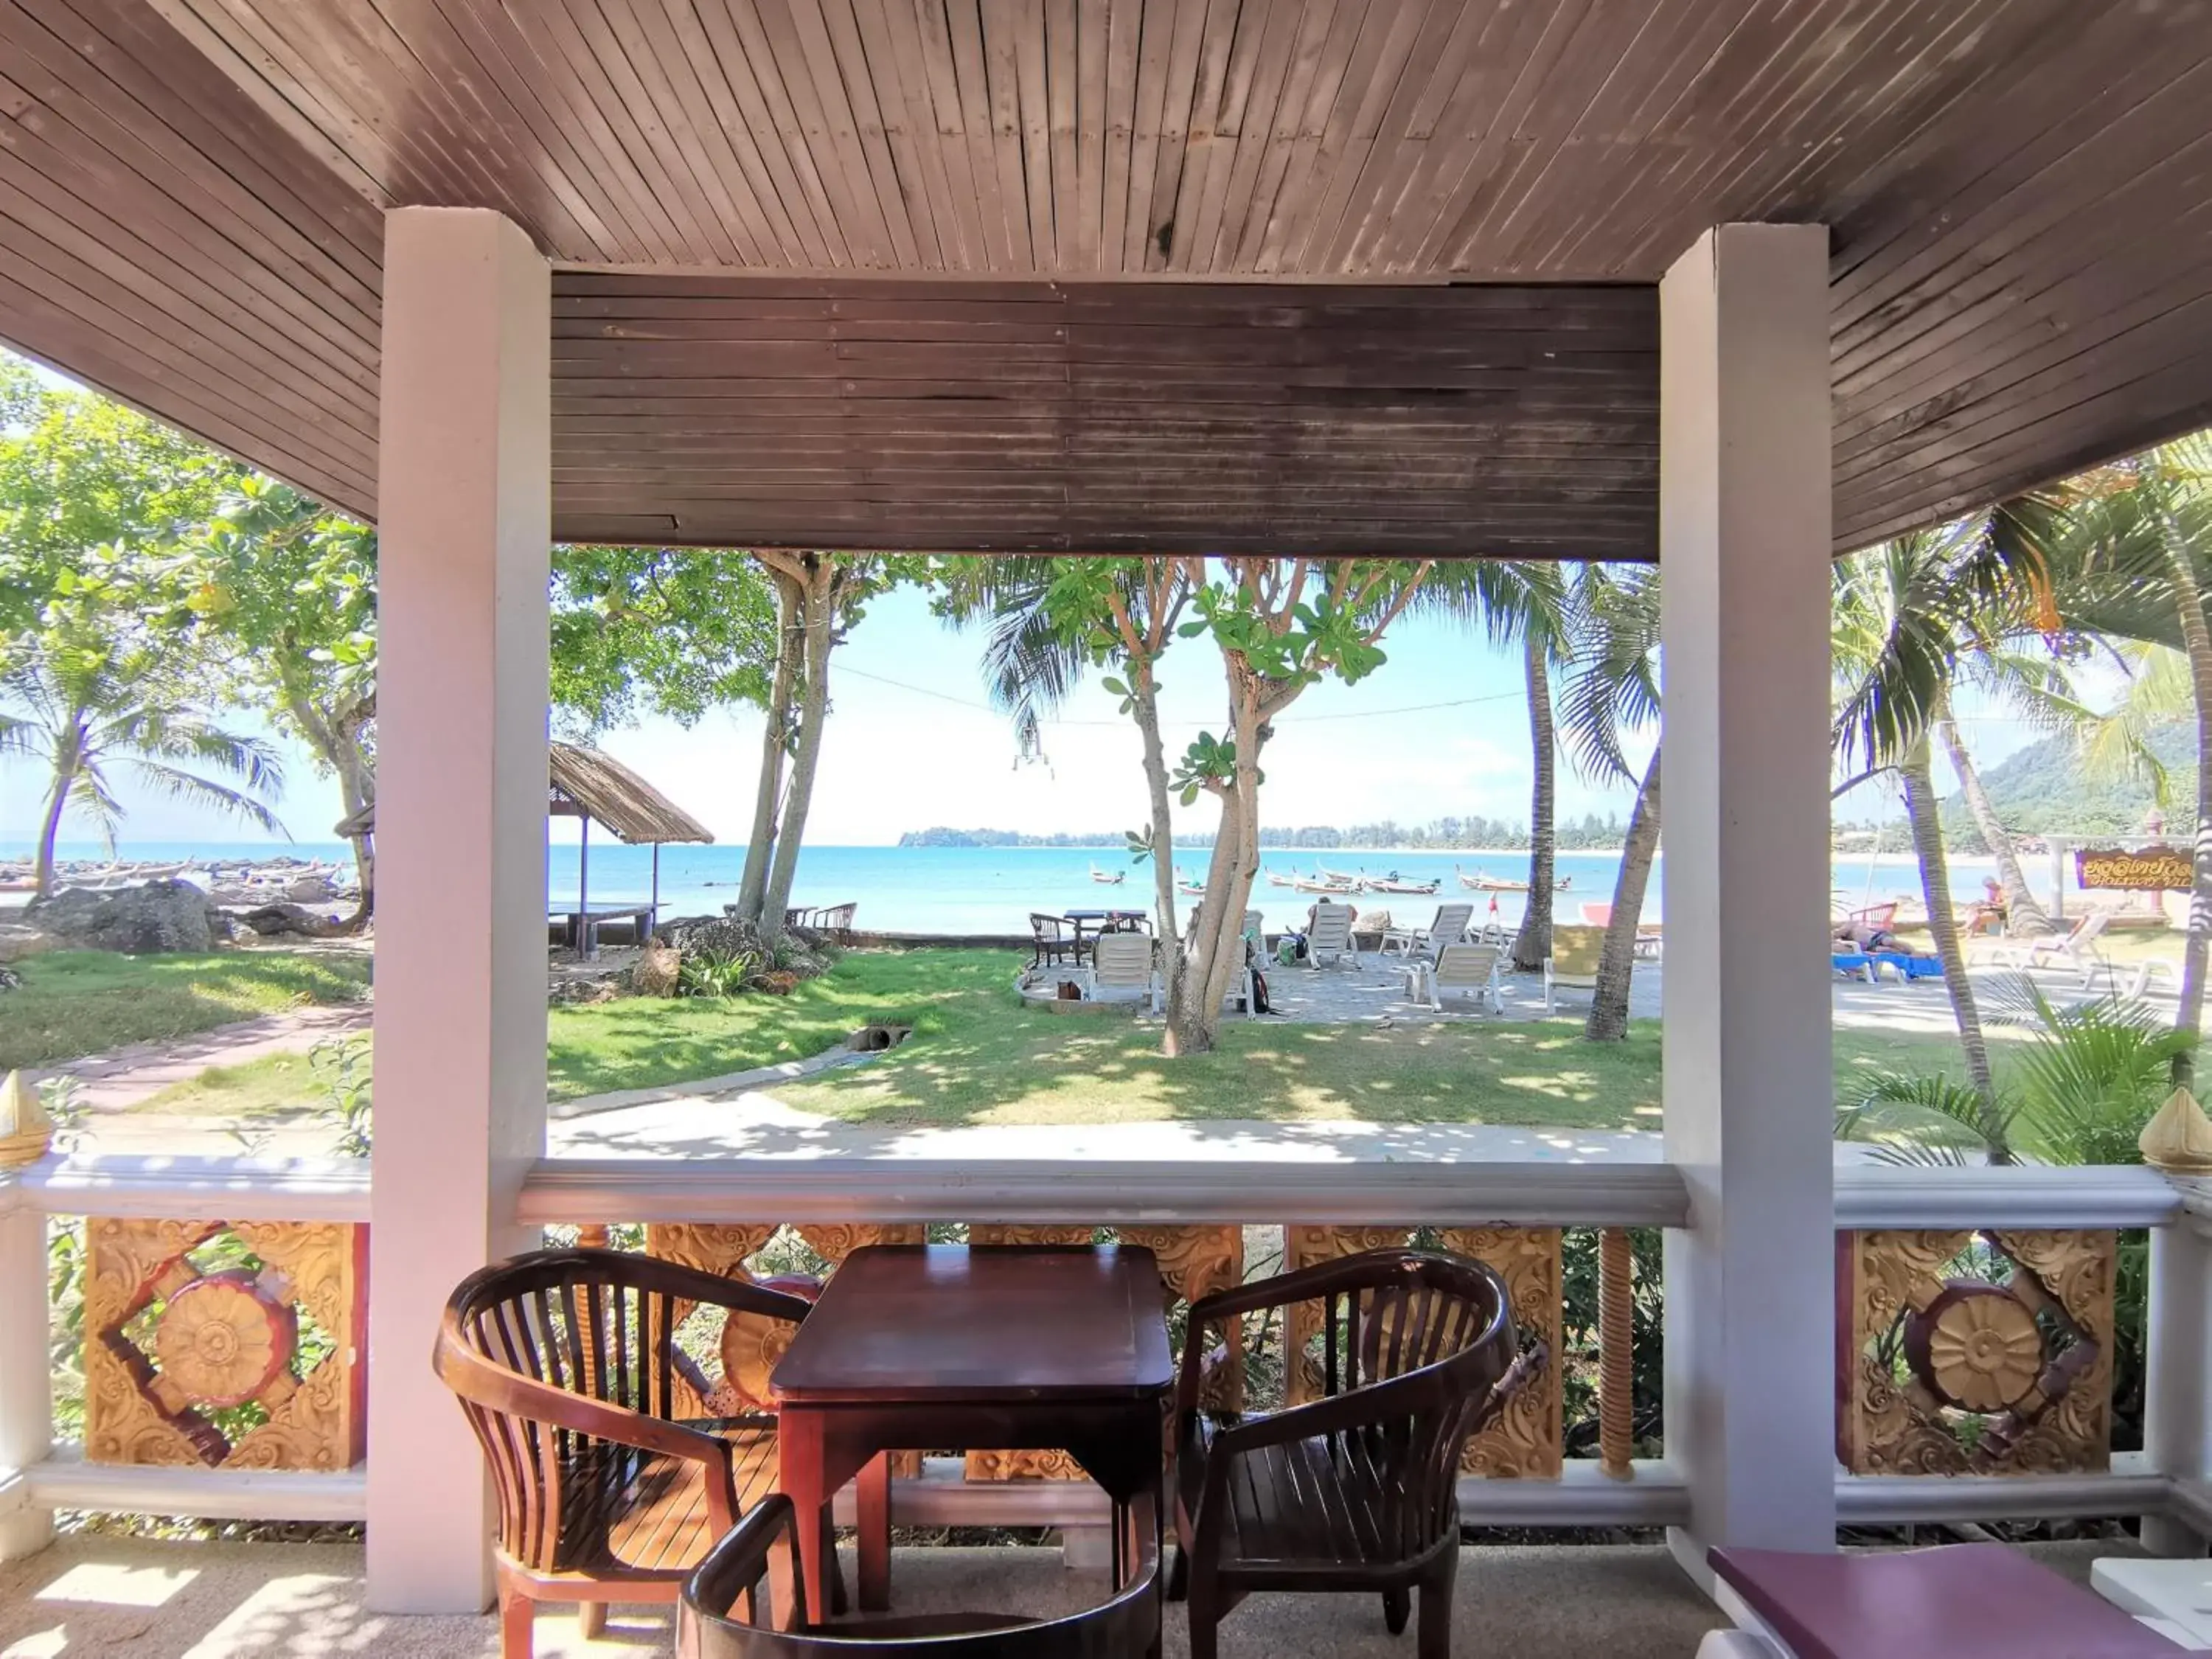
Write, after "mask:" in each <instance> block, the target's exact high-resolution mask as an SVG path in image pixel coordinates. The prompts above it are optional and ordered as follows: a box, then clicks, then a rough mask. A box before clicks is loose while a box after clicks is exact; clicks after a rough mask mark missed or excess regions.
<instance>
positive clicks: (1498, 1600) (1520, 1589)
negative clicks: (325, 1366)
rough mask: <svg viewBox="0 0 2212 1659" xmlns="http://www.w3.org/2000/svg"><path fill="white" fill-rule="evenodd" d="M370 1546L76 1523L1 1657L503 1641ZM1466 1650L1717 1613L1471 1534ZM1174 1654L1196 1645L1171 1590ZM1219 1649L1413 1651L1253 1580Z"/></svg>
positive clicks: (439, 1657)
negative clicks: (384, 1565)
mask: <svg viewBox="0 0 2212 1659" xmlns="http://www.w3.org/2000/svg"><path fill="white" fill-rule="evenodd" d="M893 1584H894V1597H895V1600H896V1605H897V1607H899V1609H900V1610H901V1611H929V1610H949V1609H954V1608H963V1609H964V1608H994V1609H1010V1610H1012V1611H1017V1612H1021V1613H1035V1614H1048V1613H1062V1612H1072V1611H1074V1610H1075V1609H1076V1608H1078V1607H1082V1606H1084V1605H1085V1603H1086V1602H1088V1601H1092V1600H1095V1599H1096V1598H1097V1596H1098V1595H1100V1594H1101V1593H1102V1591H1103V1588H1104V1586H1103V1579H1100V1578H1097V1577H1093V1576H1091V1575H1089V1574H1084V1573H1072V1572H1069V1571H1066V1570H1064V1569H1063V1568H1062V1567H1061V1565H1060V1553H1059V1552H1058V1551H1057V1550H1047V1549H1001V1550H974V1549H948V1550H936V1549H932V1550H902V1551H901V1552H900V1553H898V1555H897V1556H896V1558H895V1565H894V1568H893ZM1456 1602H1457V1606H1456V1609H1455V1620H1454V1626H1453V1650H1454V1651H1455V1653H1457V1654H1460V1655H1462V1656H1466V1659H1476V1656H1481V1655H1487V1654H1502V1653H1510V1654H1511V1655H1512V1656H1514V1659H1589V1656H1593V1655H1604V1656H1606V1659H1691V1656H1692V1654H1693V1653H1694V1652H1695V1650H1696V1648H1697V1645H1698V1639H1699V1637H1700V1636H1701V1635H1703V1633H1704V1632H1705V1631H1707V1630H1708V1629H1711V1628H1712V1627H1713V1626H1715V1625H1717V1624H1719V1623H1720V1622H1722V1620H1720V1617H1719V1615H1718V1614H1717V1613H1716V1612H1715V1611H1714V1609H1713V1607H1712V1606H1711V1603H1709V1602H1707V1601H1705V1598H1704V1597H1703V1596H1701V1595H1699V1594H1698V1593H1697V1592H1696V1591H1695V1590H1693V1589H1692V1588H1691V1586H1690V1583H1689V1581H1688V1580H1687V1579H1686V1578H1685V1577H1683V1576H1682V1573H1681V1571H1680V1569H1678V1568H1677V1567H1676V1566H1675V1565H1674V1562H1673V1561H1672V1559H1669V1557H1668V1554H1667V1553H1666V1551H1665V1550H1663V1549H1661V1548H1658V1547H1634V1548H1631V1547H1618V1548H1602V1549H1593V1548H1568V1547H1529V1548H1513V1549H1469V1550H1468V1551H1466V1552H1464V1553H1463V1554H1462V1558H1461V1563H1460V1577H1459V1589H1458V1594H1457V1596H1456ZM1168 1612H1169V1618H1168V1626H1167V1653H1168V1655H1169V1656H1170V1659H1175V1656H1181V1655H1183V1654H1185V1653H1187V1652H1188V1644H1187V1642H1186V1639H1185V1633H1186V1626H1185V1625H1184V1622H1183V1619H1182V1609H1181V1608H1179V1607H1170V1609H1169V1610H1168ZM1221 1630H1222V1640H1221V1650H1222V1653H1223V1656H1224V1659H1301V1656H1306V1655H1316V1656H1319V1655H1328V1656H1331V1659H1367V1656H1376V1659H1381V1656H1386V1655H1388V1656H1407V1659H1410V1656H1411V1654H1412V1652H1413V1636H1412V1634H1411V1632H1408V1633H1407V1634H1406V1635H1405V1636H1403V1637H1400V1638H1395V1639H1394V1638H1391V1637H1390V1636H1389V1635H1388V1634H1387V1633H1386V1632H1384V1630H1383V1612H1382V1607H1381V1605H1380V1603H1379V1602H1378V1601H1376V1600H1375V1599H1374V1598H1371V1597H1368V1596H1304V1595H1299V1596H1293V1595H1265V1596H1255V1597H1253V1598H1252V1599H1251V1600H1250V1601H1247V1602H1245V1603H1244V1605H1243V1607H1239V1608H1238V1609H1237V1611H1236V1612H1235V1613H1231V1615H1230V1617H1229V1619H1228V1620H1227V1622H1225V1624H1224V1625H1223V1626H1222V1627H1221ZM537 1646H538V1655H539V1656H540V1659H586V1656H598V1659H612V1656H617V1655H623V1656H632V1659H642V1656H646V1655H652V1654H665V1653H668V1652H670V1651H671V1619H670V1616H669V1611H668V1609H666V1608H665V1607H641V1608H636V1609H624V1608H617V1609H616V1611H615V1613H614V1616H613V1617H612V1618H611V1619H610V1620H609V1621H608V1625H607V1630H606V1634H605V1636H604V1637H603V1638H601V1639H599V1641H596V1642H584V1641H581V1640H580V1639H579V1638H578V1637H577V1635H576V1627H575V1623H574V1620H573V1619H572V1618H571V1617H570V1616H568V1613H564V1612H562V1611H559V1610H557V1609H556V1610H551V1611H548V1612H547V1613H544V1614H542V1615H541V1616H540V1618H539V1620H538V1642H537ZM498 1650H499V1640H498V1632H497V1630H496V1628H495V1624H494V1621H493V1620H490V1619H489V1618H476V1619H471V1618H459V1617H456V1618H414V1619H406V1618H394V1617H388V1616H380V1615H376V1614H373V1613H368V1612H366V1611H365V1610H364V1609H363V1607H362V1553H361V1550H360V1548H359V1547H356V1546H350V1545H276V1544H269V1545H248V1544H168V1543H160V1542H153V1541H139V1540H123V1539H104V1538H94V1537H86V1536H83V1535H81V1534H80V1535H76V1536H72V1537H69V1538H64V1539H63V1540H61V1541H58V1543H57V1544H55V1545H54V1547H52V1548H51V1549H49V1550H47V1551H46V1552H45V1553H42V1554H40V1555H37V1556H34V1557H33V1558H31V1559H29V1560H27V1561H21V1562H18V1563H15V1565H11V1566H7V1567H0V1659H52V1656H60V1655H66V1656H68V1659H77V1656H81V1655H100V1656H108V1655H114V1656H118V1659H230V1656H247V1655H252V1656H261V1655H271V1656H273V1655H316V1656H324V1655H332V1656H334V1655H352V1654H373V1655H375V1656H377V1659H433V1656H435V1659H477V1656H492V1655H495V1654H496V1653H497V1652H498Z"/></svg>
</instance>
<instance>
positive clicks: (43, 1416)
mask: <svg viewBox="0 0 2212 1659" xmlns="http://www.w3.org/2000/svg"><path fill="white" fill-rule="evenodd" d="M48 1317H49V1316H48V1314H47V1311H46V1215H45V1212H43V1211H41V1210H40V1209H39V1208H38V1207H37V1206H35V1205H33V1204H32V1203H31V1202H30V1201H29V1200H28V1199H27V1197H25V1195H24V1194H23V1191H22V1188H21V1187H20V1186H19V1185H18V1184H17V1179H16V1177H15V1176H14V1175H12V1174H9V1173H7V1172H5V1171H0V1561H13V1560H15V1559H18V1558H20V1557H22V1556H26V1555H29V1554H32V1553H34V1552H35V1551H38V1550H41V1549H44V1548H45V1547H46V1544H47V1541H49V1540H51V1539H52V1537H53V1532H54V1518H53V1512H52V1510H46V1509H41V1508H40V1507H39V1506H38V1505H36V1504H33V1503H32V1502H31V1501H30V1492H29V1482H28V1481H27V1480H25V1479H24V1474H23V1472H24V1471H25V1470H27V1469H28V1468H31V1467H32V1465H33V1464H35V1463H40V1462H44V1461H45V1460H46V1455H47V1454H48V1452H50V1451H51V1450H52V1448H53V1439H54V1381H53V1371H52V1364H53V1361H52V1355H51V1353H50V1352H49V1346H48V1343H47V1340H46V1336H47V1320H48Z"/></svg>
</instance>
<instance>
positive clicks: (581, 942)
mask: <svg viewBox="0 0 2212 1659" xmlns="http://www.w3.org/2000/svg"><path fill="white" fill-rule="evenodd" d="M625 917H627V918H628V919H629V921H630V923H631V925H632V926H633V927H635V928H636V930H637V939H638V943H640V944H643V943H644V942H645V936H646V935H647V933H651V932H652V931H653V906H652V905H650V904H623V903H620V902H616V901H612V900H610V901H609V902H606V903H605V904H591V905H586V907H585V908H582V909H580V910H578V909H574V908H571V909H567V910H556V911H554V912H553V919H554V920H555V921H560V922H562V923H563V924H564V925H565V926H566V927H567V928H568V948H569V949H570V950H572V951H578V952H580V953H581V954H583V955H586V956H589V955H591V954H592V951H595V950H596V949H597V948H598V946H599V924H600V923H601V922H604V921H620V920H622V919H623V918H625Z"/></svg>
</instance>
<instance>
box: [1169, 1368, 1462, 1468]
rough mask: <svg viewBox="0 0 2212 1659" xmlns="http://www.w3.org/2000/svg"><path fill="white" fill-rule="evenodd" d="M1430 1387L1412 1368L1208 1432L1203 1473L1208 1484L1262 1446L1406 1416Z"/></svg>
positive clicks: (1430, 1378) (1434, 1382)
mask: <svg viewBox="0 0 2212 1659" xmlns="http://www.w3.org/2000/svg"><path fill="white" fill-rule="evenodd" d="M1436 1392H1437V1379H1436V1378H1434V1377H1433V1376H1424V1375H1423V1374H1421V1373H1420V1372H1418V1371H1416V1372H1413V1373H1410V1374H1408V1375H1407V1376H1394V1377H1391V1378H1389V1379H1388V1380H1387V1381H1384V1382H1381V1383H1367V1384H1365V1385H1364V1386H1363V1387H1360V1388H1357V1389H1352V1390H1350V1391H1349V1392H1347V1393H1345V1394H1333V1395H1328V1397H1327V1398H1326V1399H1322V1400H1310V1401H1307V1402H1306V1403H1305V1404H1304V1405H1303V1406H1291V1407H1285V1409H1284V1410H1282V1411H1279V1412H1271V1413H1268V1414H1267V1416H1265V1417H1255V1418H1254V1419H1251V1420H1250V1421H1249V1422H1244V1423H1237V1424H1232V1425H1230V1426H1229V1427H1227V1428H1225V1429H1223V1430H1221V1431H1219V1432H1218V1434H1216V1435H1215V1436H1214V1439H1213V1455H1212V1458H1211V1459H1210V1460H1209V1461H1208V1463H1207V1467H1206V1480H1207V1483H1208V1485H1211V1484H1212V1480H1213V1477H1214V1472H1215V1470H1216V1469H1217V1468H1221V1467H1223V1466H1225V1464H1226V1462H1227V1461H1228V1460H1229V1459H1231V1458H1232V1457H1237V1456H1241V1455H1243V1454H1244V1453H1246V1452H1250V1451H1258V1450H1260V1449H1262V1448H1264V1447H1267V1446H1285V1445H1289V1444H1290V1443H1292V1442H1294V1441H1298V1440H1312V1439H1315V1438H1317V1437H1320V1436H1322V1435H1325V1434H1337V1433H1340V1432H1341V1431H1344V1430H1346V1429H1361V1428H1369V1427H1372V1426H1373V1425H1376V1423H1379V1422H1383V1421H1386V1420H1388V1419H1391V1418H1394V1417H1400V1416H1403V1415H1406V1414H1407V1413H1410V1412H1412V1411H1413V1410H1414V1409H1416V1408H1417V1407H1419V1406H1420V1405H1421V1404H1422V1403H1423V1401H1424V1400H1425V1398H1426V1397H1427V1396H1429V1395H1434V1394H1435V1393H1436Z"/></svg>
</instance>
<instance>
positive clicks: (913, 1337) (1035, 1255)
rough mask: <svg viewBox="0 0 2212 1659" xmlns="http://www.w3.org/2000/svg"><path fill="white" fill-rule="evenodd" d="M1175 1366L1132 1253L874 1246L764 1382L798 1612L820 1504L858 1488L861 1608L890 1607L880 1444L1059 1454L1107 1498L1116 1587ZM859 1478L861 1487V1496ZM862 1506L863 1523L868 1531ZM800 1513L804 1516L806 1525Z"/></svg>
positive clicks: (822, 1549)
mask: <svg viewBox="0 0 2212 1659" xmlns="http://www.w3.org/2000/svg"><path fill="white" fill-rule="evenodd" d="M1174 1382H1175V1364H1174V1361H1173V1359H1172V1358H1170V1354H1169V1351H1168V1328H1167V1317H1166V1304H1165V1299H1164V1296H1163V1293H1162V1291H1161V1289H1160V1275H1159V1265H1158V1262H1157V1261H1154V1260H1153V1257H1152V1252H1151V1251H1150V1250H1147V1249H1140V1248H1137V1247H1133V1246H1130V1245H1098V1246H1088V1245H1079V1246H1073V1247H1062V1246H1054V1245H1005V1246H985V1247H981V1248H978V1249H969V1248H968V1247H967V1246H965V1245H960V1244H928V1245H915V1244H905V1245H900V1244H871V1245H866V1246H863V1247H862V1248H861V1249H857V1250H855V1251H854V1252H853V1254H852V1255H849V1256H848V1257H847V1258H846V1260H845V1262H844V1265H843V1266H842V1267H839V1268H838V1269H837V1271H836V1273H834V1274H832V1275H831V1276H830V1279H829V1285H828V1286H827V1287H826V1288H825V1289H824V1290H823V1292H822V1299H821V1300H820V1301H818V1302H817V1303H816V1304H815V1305H814V1308H813V1310H812V1311H811V1312H810V1313H809V1314H808V1315H807V1316H806V1318H805V1321H804V1322H801V1324H800V1325H799V1330H798V1333H797V1334H796V1335H794V1336H793V1338H792V1341H791V1346H790V1347H789V1348H788V1349H787V1350H786V1352H785V1353H784V1356H783V1358H781V1359H780V1360H779V1361H777V1362H776V1367H775V1371H774V1373H773V1374H772V1375H771V1376H770V1378H769V1387H770V1389H771V1390H772V1391H773V1393H774V1394H775V1399H776V1402H777V1407H778V1412H779V1416H778V1419H777V1429H776V1446H777V1457H778V1470H779V1474H778V1478H779V1483H780V1484H781V1486H782V1489H783V1490H784V1492H787V1493H788V1494H789V1495H790V1498H791V1501H792V1503H793V1505H795V1506H796V1508H797V1510H798V1512H799V1516H801V1517H802V1518H801V1521H800V1524H799V1556H800V1562H801V1570H802V1571H803V1573H804V1575H805V1582H806V1595H807V1598H808V1600H807V1605H808V1606H809V1607H827V1606H829V1602H828V1601H826V1600H824V1599H823V1583H824V1579H825V1574H824V1571H823V1563H824V1560H825V1553H826V1552H827V1551H829V1550H831V1549H834V1548H835V1547H836V1545H835V1542H834V1541H833V1539H832V1536H831V1533H830V1527H829V1499H830V1498H832V1497H833V1496H834V1495H835V1494H836V1492H837V1491H838V1489H839V1488H840V1487H842V1486H843V1485H844V1484H845V1483H846V1482H847V1481H848V1480H853V1479H854V1477H855V1476H858V1477H860V1481H861V1486H862V1491H861V1493H860V1497H861V1508H862V1511H863V1512H862V1516H861V1524H860V1606H861V1607H863V1608H865V1609H868V1610H871V1611H877V1610H880V1609H882V1608H884V1607H887V1606H889V1605H890V1554H889V1544H888V1539H889V1537H890V1532H889V1528H887V1527H885V1526H883V1525H881V1524H879V1523H877V1522H880V1519H881V1517H883V1516H884V1514H885V1513H886V1506H887V1504H888V1502H889V1475H888V1472H887V1471H888V1467H889V1460H888V1459H885V1458H884V1457H881V1456H879V1455H878V1454H880V1453H884V1452H890V1451H908V1450H915V1451H945V1450H961V1451H969V1450H981V1449H998V1448H1004V1449H1010V1450H1030V1449H1044V1450H1060V1451H1066V1453H1068V1454H1069V1455H1071V1456H1073V1458H1074V1459H1075V1461H1076V1462H1079V1463H1080V1464H1081V1465H1082V1466H1083V1468H1084V1469H1085V1472H1086V1473H1087V1474H1089V1475H1090V1476H1091V1479H1092V1480H1096V1481H1097V1483H1098V1484H1099V1485H1100V1486H1103V1487H1104V1488H1105V1490H1106V1494H1107V1496H1108V1497H1109V1498H1112V1499H1113V1500H1114V1517H1115V1524H1114V1528H1113V1533H1114V1538H1113V1548H1114V1581H1115V1585H1116V1587H1117V1588H1118V1587H1119V1586H1120V1584H1121V1576H1122V1573H1123V1571H1124V1565H1125V1563H1127V1562H1128V1561H1130V1560H1132V1559H1134V1558H1133V1554H1132V1553H1131V1551H1130V1548H1129V1544H1130V1539H1129V1537H1128V1536H1127V1528H1129V1527H1130V1526H1131V1525H1132V1524H1133V1522H1132V1518H1131V1517H1132V1511H1131V1510H1130V1508H1129V1505H1130V1504H1131V1502H1132V1501H1133V1499H1135V1498H1137V1497H1138V1496H1139V1494H1141V1493H1146V1492H1149V1493H1151V1494H1152V1496H1153V1498H1154V1499H1155V1515H1156V1516H1157V1514H1158V1509H1157V1500H1158V1498H1159V1495H1160V1490H1161V1483H1162V1480H1163V1471H1162V1466H1163V1461H1164V1459H1163V1445H1162V1438H1161V1431H1160V1425H1161V1421H1162V1413H1163V1411H1164V1409H1165V1402H1166V1399H1167V1395H1168V1391H1169V1389H1170V1388H1172V1387H1173V1386H1174ZM870 1486H875V1488H876V1489H875V1490H873V1491H870V1490H868V1488H869V1487H870ZM871 1511H872V1516H873V1521H872V1516H871ZM808 1516H812V1517H815V1518H814V1520H813V1521H812V1522H811V1523H810V1522H808V1521H807V1520H806V1519H805V1517H808Z"/></svg>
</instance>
